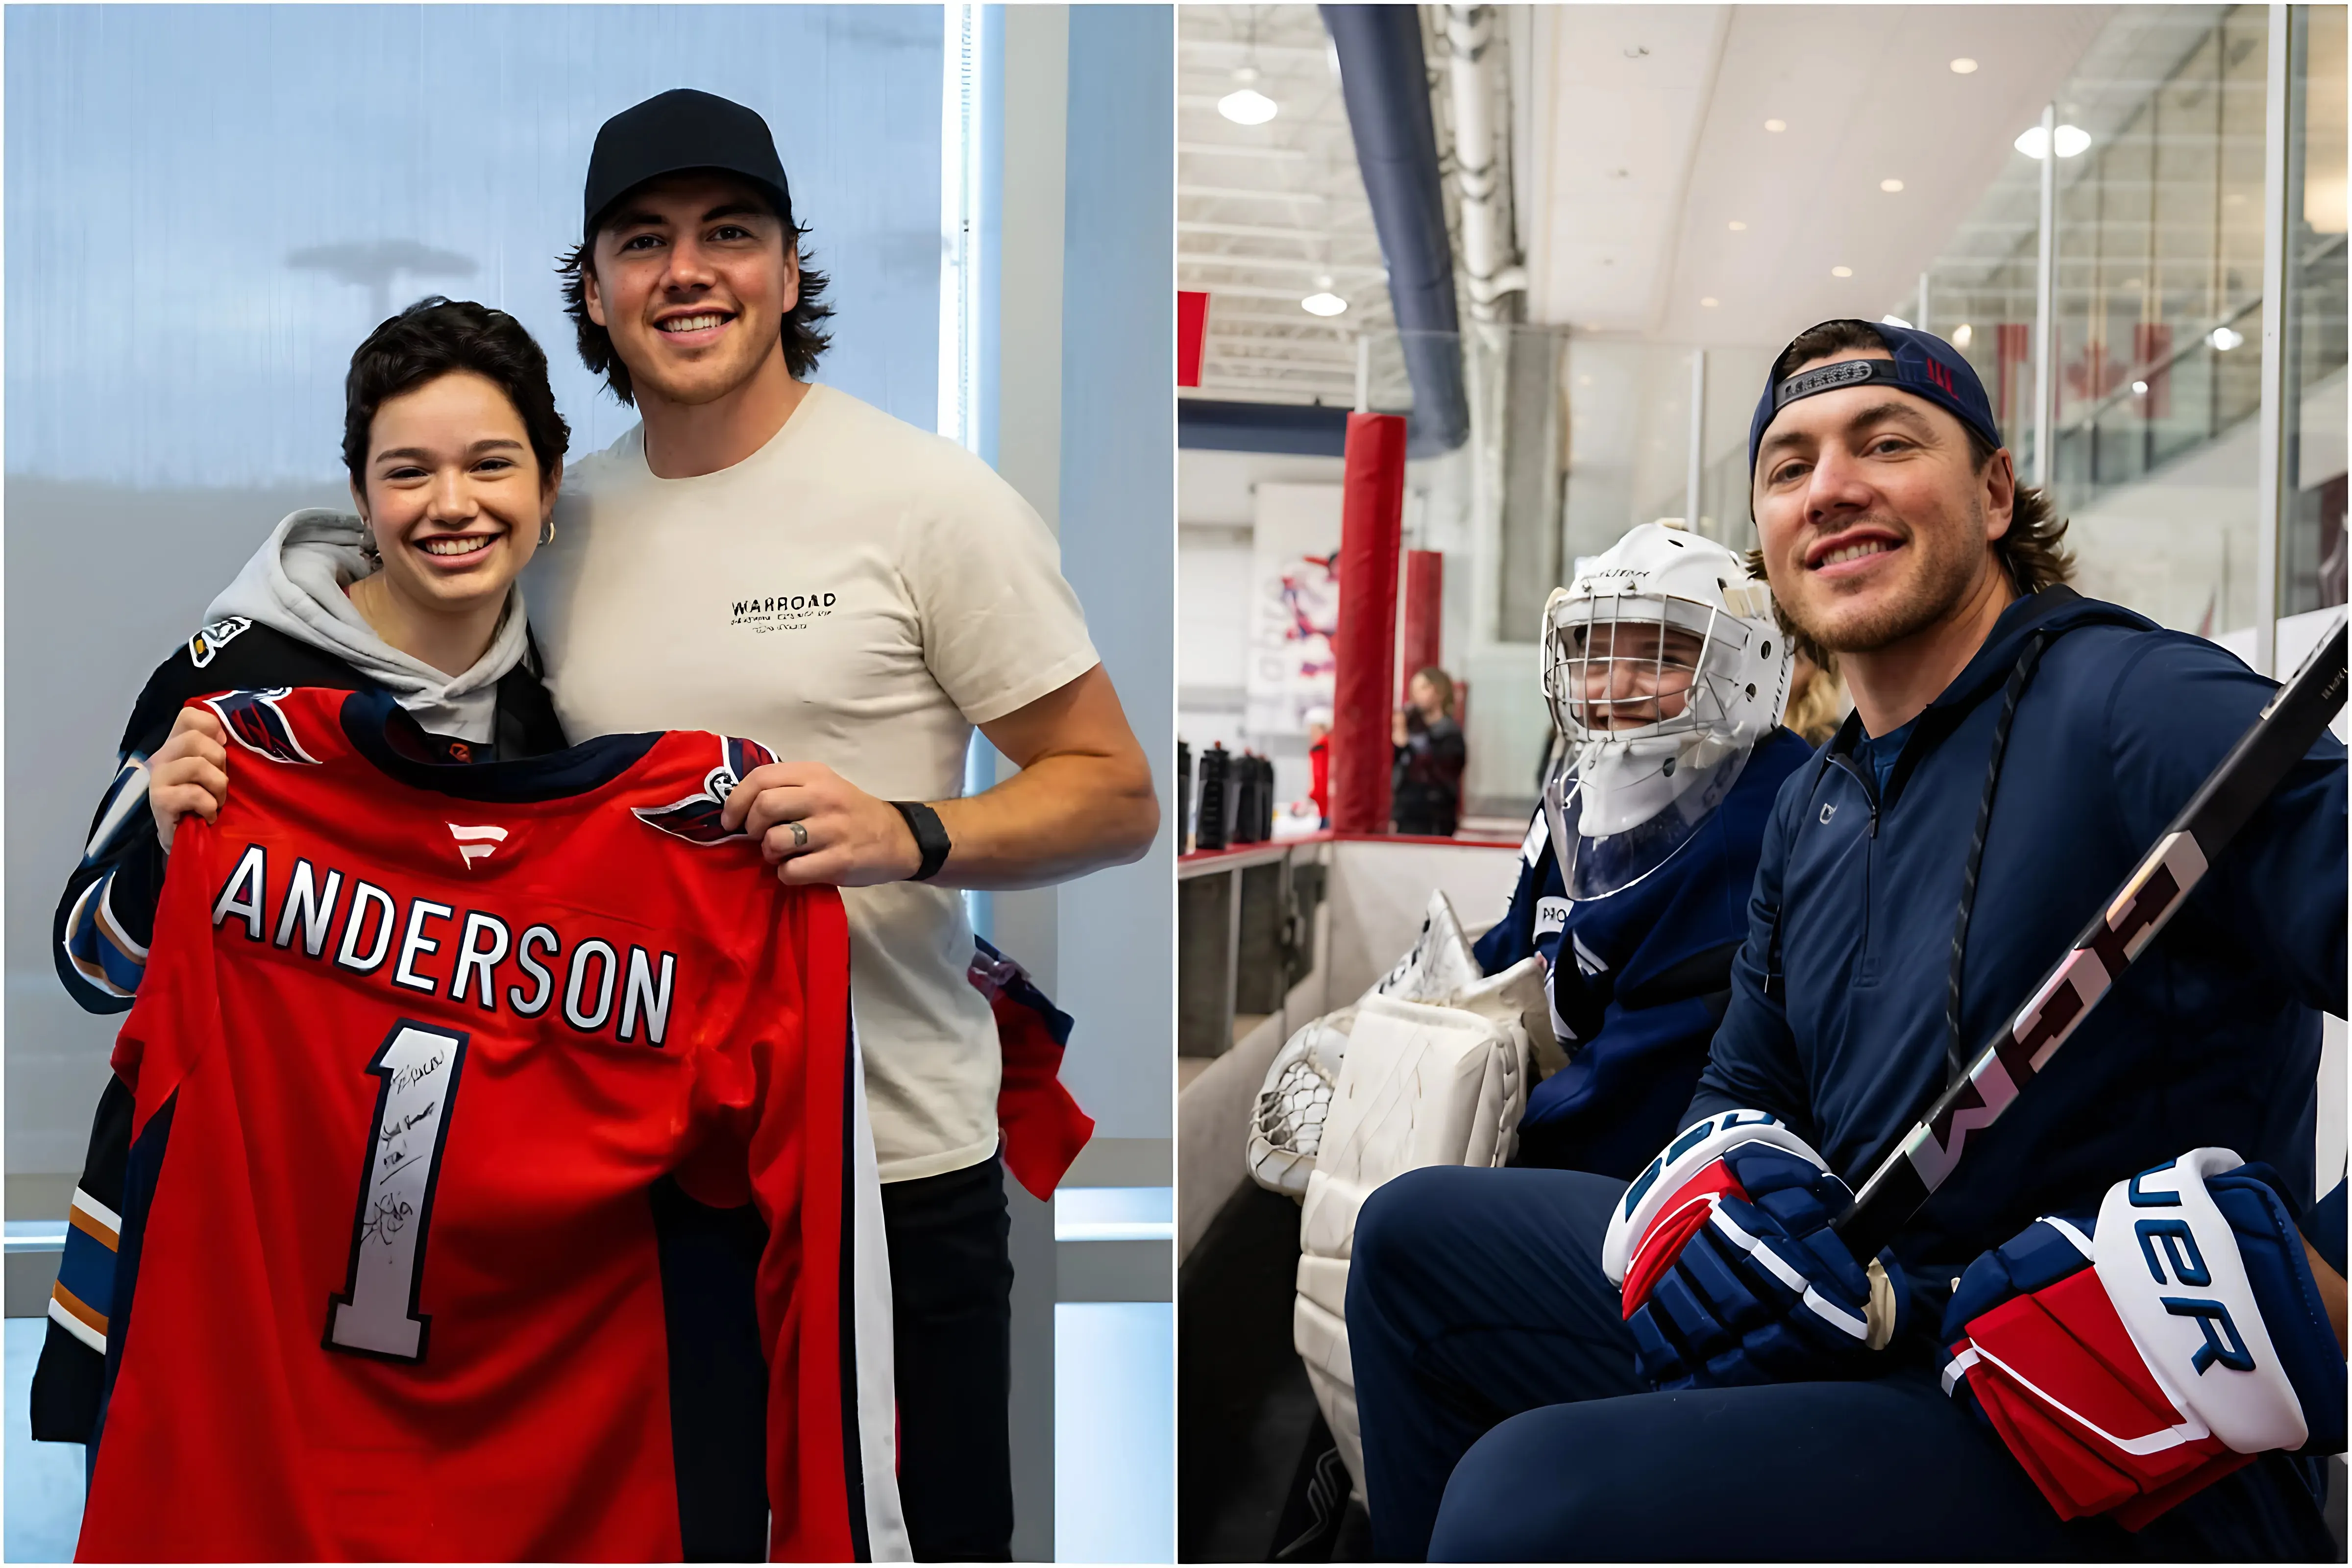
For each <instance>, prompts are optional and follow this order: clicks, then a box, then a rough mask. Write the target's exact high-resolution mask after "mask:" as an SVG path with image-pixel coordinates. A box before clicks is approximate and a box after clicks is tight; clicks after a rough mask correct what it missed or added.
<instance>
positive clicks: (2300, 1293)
mask: <svg viewBox="0 0 2352 1568" xmlns="http://www.w3.org/2000/svg"><path fill="white" fill-rule="evenodd" d="M2276 1186H2277V1178H2276V1177H2275V1176H2274V1175H2273V1173H2272V1172H2271V1170H2270V1168H2269V1167H2268V1166H2265V1165H2250V1164H2244V1163H2241V1162H2240V1161H2239V1159H2238V1156H2237V1155H2236V1154H2235V1153H2233V1152H2231V1151H2229V1150H2227V1149H2196V1150H2192V1151H2190V1152H2189V1153H2187V1154H2184V1155H2182V1156H2181V1157H2180V1158H2179V1159H2178V1160H2174V1161H2171V1162H2168V1163H2166V1164H2162V1165H2158V1167H2156V1168H2155V1169H2154V1170H2150V1171H2143V1172H2141V1173H2139V1174H2138V1175H2137V1176H2135V1177H2133V1178H2132V1179H2131V1180H2129V1181H2127V1182H2118V1183H2116V1184H2115V1186H2114V1187H2113V1188H2111V1189H2110V1190H2109V1191H2108V1193H2107V1195H2106V1199H2105V1203H2103V1204H2102V1205H2100V1207H2099V1209H2098V1212H2097V1213H2096V1215H2091V1214H2087V1213H2084V1214H2076V1215H2052V1216H2049V1217H2047V1218H2043V1219H2040V1220H2037V1221H2035V1222H2034V1223H2033V1224H2032V1225H2031V1226H2027V1227H2026V1228H2025V1230H2024V1231H2022V1232H2021V1233H2020V1234H2019V1235H2018V1236H2017V1237H2014V1238H2012V1239H2011V1241H2010V1242H2009V1243H2008V1244H2007V1245H2006V1246H2003V1247H1998V1248H1996V1249H1994V1250H1993V1251H1991V1252H1988V1253H1986V1254H1985V1255H1984V1256H1983V1257H1981V1258H1978V1259H1977V1260H1976V1261H1975V1262H1974V1263H1971V1264H1970V1265H1969V1268H1968V1272H1966V1273H1965V1274H1963V1275H1961V1277H1960V1283H1959V1288H1958V1289H1957V1290H1956V1291H1955V1292H1954V1293H1953V1296H1952V1301H1951V1305H1950V1306H1949V1307H1948V1309H1947V1310H1946V1311H1945V1314H1944V1332H1943V1336H1942V1338H1943V1342H1944V1343H1945V1345H1946V1346H1948V1349H1947V1350H1946V1351H1945V1352H1943V1355H1942V1357H1941V1360H1942V1362H1943V1364H1944V1387H1945V1389H1946V1391H1947V1392H1948V1393H1950V1394H1952V1395H1953V1396H1954V1397H1955V1398H1958V1399H1960V1400H1962V1401H1964V1402H1965V1403H1966V1404H1967V1405H1969V1407H1970V1408H1971V1409H1972V1410H1974V1411H1975V1413H1976V1414H1977V1415H1978V1416H1979V1418H1981V1419H1982V1420H1984V1421H1985V1422H1986V1423H1987V1424H1988V1425H1990V1426H1991V1427H1992V1428H1993V1430H1994V1431H1996V1432H1997V1433H1999V1434H2000V1439H2001V1441H2002V1442H2003V1443H2004V1444H2006V1445H2007V1446H2008V1447H2009V1450H2010V1452H2011V1454H2012V1455H2014V1456H2015V1457H2016V1458H2017V1461H2018V1463H2019V1464H2020V1465H2021V1466H2022V1467H2023V1468H2024V1469H2025V1472H2026V1474H2027V1475H2028V1476H2030V1477H2032V1480H2033V1483H2034V1485H2035V1486H2037V1487H2039V1488H2040V1489H2041V1490H2042V1495H2043V1496H2044V1497H2045V1498H2047V1499H2049V1500H2050V1505H2051V1507H2053V1509H2055V1510H2057V1512H2058V1516H2059V1517H2060V1518H2061V1519H2076V1518H2080V1517H2082V1516H2083V1515H2085V1514H2098V1513H2112V1514H2114V1515H2115V1517H2116V1520H2117V1521H2118V1522H2120V1523H2122V1524H2123V1525H2124V1526H2126V1528H2127V1529H2132V1530H2137V1529H2139V1528H2140V1527H2141V1526H2142V1525H2144V1524H2146V1523H2147V1521H2150V1520H2152V1519H2154V1518H2156V1517H2157V1516H2158V1515H2159V1514H2161V1513H2163V1512H2165V1511H2166V1510H2168V1509H2170V1508H2172V1507H2173V1506H2174V1505H2176V1504H2178V1503H2179V1502H2180V1501H2181V1500H2183V1499H2185V1498H2188V1497H2190V1496H2193V1495H2194V1494H2195V1493H2197V1492H2199V1491H2200V1490H2202V1489H2204V1488H2206V1487H2208V1486H2210V1485H2211V1484H2212V1483H2213V1482H2215V1481H2217V1480H2219V1479H2221V1477H2223V1476H2225V1475H2227V1474H2229V1473H2230V1472H2231V1470H2234V1469H2236V1468H2239V1467H2240V1466H2242V1465H2245V1464H2249V1463H2251V1462H2252V1458H2253V1456H2255V1455H2257V1454H2261V1453H2265V1452H2268V1451H2270V1450H2272V1449H2288V1450H2292V1451H2294V1452H2298V1453H2306V1454H2337V1453H2342V1452H2343V1451H2344V1447H2345V1394H2346V1385H2345V1374H2344V1352H2343V1348H2342V1347H2341V1346H2340V1345H2338V1344H2337V1343H2336V1334H2335V1331H2334V1330H2333V1329H2332V1328H2331V1327H2330V1326H2329V1324H2328V1321H2327V1314H2326V1310H2325V1308H2324V1307H2323V1306H2322V1304H2321V1301H2320V1298H2319V1292H2318V1289H2317V1287H2316V1285H2315V1283H2314V1282H2313V1279H2312V1275H2311V1269H2310V1267H2309V1265H2308V1263H2307V1262H2306V1261H2305V1258H2304V1252H2303V1238H2302V1237H2301V1236H2300V1235H2299V1234H2298V1232H2297V1230H2296V1227H2295V1226H2294V1222H2293V1220H2292V1218H2291V1217H2290V1215H2289V1214H2288V1211H2287V1208H2286V1205H2285V1204H2284V1202H2283V1201H2282V1200H2281V1199H2280V1198H2279V1196H2278V1194H2277V1192H2276V1190H2275V1189H2276Z"/></svg>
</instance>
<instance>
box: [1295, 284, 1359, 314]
mask: <svg viewBox="0 0 2352 1568" xmlns="http://www.w3.org/2000/svg"><path fill="white" fill-rule="evenodd" d="M1298 308H1299V309H1300V310H1304V311H1306V312H1307V314H1308V315H1310V316H1337V315H1340V314H1342V313H1344V312H1345V311H1346V310H1347V309H1348V301H1346V300H1342V299H1341V298H1339V295H1337V294H1334V293H1333V292H1331V279H1328V278H1318V279H1315V292H1314V293H1312V294H1309V295H1308V296H1307V298H1305V299H1304V300H1300V301H1298Z"/></svg>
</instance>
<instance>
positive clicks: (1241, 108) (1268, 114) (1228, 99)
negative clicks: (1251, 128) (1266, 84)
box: [1217, 66, 1282, 125]
mask: <svg viewBox="0 0 2352 1568" xmlns="http://www.w3.org/2000/svg"><path fill="white" fill-rule="evenodd" d="M1234 81H1235V82H1237V83H1239V84H1240V85H1239V86H1237V87H1235V88H1234V90H1233V91H1231V92H1229V93H1227V94H1225V96H1224V97H1223V98H1221V99H1219V100H1217V112H1218V113H1219V114H1222V115H1223V116H1224V117H1225V118H1226V119H1228V120H1230V121H1233V122H1234V124H1236V125H1263V124H1265V122H1266V121H1269V120H1271V119H1273V118H1274V117H1275V116H1276V115H1277V114H1279V113H1281V112H1282V105H1280V104H1278V103H1276V102H1275V101H1274V100H1272V99H1270V98H1268V97H1266V95H1265V94H1264V93H1262V92H1260V91H1258V89H1257V87H1256V85H1255V84H1256V82H1257V68H1256V67H1255V66H1243V67H1241V68H1239V69H1237V70H1235V71H1234Z"/></svg>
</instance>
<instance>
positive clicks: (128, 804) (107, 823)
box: [82, 756, 147, 859]
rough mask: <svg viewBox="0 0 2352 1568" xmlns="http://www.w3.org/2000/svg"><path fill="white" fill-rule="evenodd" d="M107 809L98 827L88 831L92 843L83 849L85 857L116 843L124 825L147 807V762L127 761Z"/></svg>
mask: <svg viewBox="0 0 2352 1568" xmlns="http://www.w3.org/2000/svg"><path fill="white" fill-rule="evenodd" d="M107 796H108V798H107V802H106V809H105V810H103V811H102V812H100V814H99V818H98V826H95V827H93V828H91V829H90V830H89V844H88V845H87V846H85V847H83V849H82V858H84V859H88V858H90V857H91V856H94V855H96V854H97V853H98V852H99V851H100V850H101V849H103V848H105V847H106V846H107V845H109V844H110V843H112V842H113V840H114V836H115V835H116V834H118V833H120V832H121V831H122V825H123V824H124V823H126V822H128V821H130V820H131V816H133V815H135V814H136V813H137V812H138V811H139V809H140V808H142V807H143V806H144V805H146V804H147V759H146V758H144V757H140V756H132V757H131V758H129V759H127V760H126V761H125V762H124V763H123V764H122V767H121V771H119V772H118V773H115V775H114V784H113V786H112V787H111V788H110V790H109V791H108V792H107Z"/></svg>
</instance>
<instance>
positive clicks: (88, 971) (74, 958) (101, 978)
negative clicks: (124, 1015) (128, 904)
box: [63, 882, 131, 996]
mask: <svg viewBox="0 0 2352 1568" xmlns="http://www.w3.org/2000/svg"><path fill="white" fill-rule="evenodd" d="M103 885H104V883H103V882H92V883H91V884H90V885H89V887H87V888H84V889H82V890H81V897H80V898H79V899H76V900H74V907H73V913H71V914H70V915H68V916H67V917H66V940H65V942H64V944H63V945H64V947H65V952H66V957H67V958H68V960H70V961H71V962H72V963H73V966H74V973H77V974H79V975H80V976H81V977H82V978H83V979H84V980H87V981H89V983H90V984H91V985H93V986H95V987H97V988H98V989H99V990H100V991H103V992H105V993H106V994H108V995H109V996H128V995H130V994H131V993H130V992H128V991H125V990H124V989H123V988H122V987H121V986H120V985H117V984H115V983H114V981H113V980H112V979H111V978H110V976H109V975H108V974H107V973H106V970H105V969H104V968H103V967H102V966H101V965H100V964H98V963H94V962H92V961H91V960H89V959H87V958H84V957H83V956H82V955H81V954H80V953H78V952H75V951H74V947H73V939H74V932H76V931H79V930H80V929H81V924H82V920H83V918H84V915H85V912H86V911H87V910H88V909H89V900H91V898H92V897H93V896H95V895H96V894H97V893H98V891H99V889H100V888H101V887H102V886H103ZM104 934H105V933H104V932H100V938H101V940H103V938H104Z"/></svg>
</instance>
